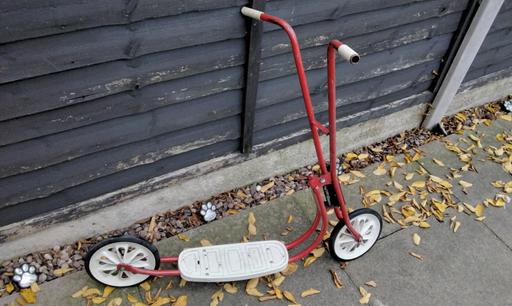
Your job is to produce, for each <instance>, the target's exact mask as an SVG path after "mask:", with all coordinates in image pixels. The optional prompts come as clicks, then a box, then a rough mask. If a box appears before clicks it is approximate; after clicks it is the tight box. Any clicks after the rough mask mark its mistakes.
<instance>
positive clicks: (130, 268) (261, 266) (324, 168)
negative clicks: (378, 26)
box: [85, 7, 382, 287]
mask: <svg viewBox="0 0 512 306" xmlns="http://www.w3.org/2000/svg"><path fill="white" fill-rule="evenodd" d="M241 12H242V14H243V15H245V16H247V17H250V18H253V19H256V20H261V21H265V22H270V23H273V24H276V25H278V26H280V27H281V28H283V30H284V31H285V32H286V34H288V37H289V39H290V42H291V45H292V52H293V57H294V60H295V66H296V68H297V74H298V77H299V82H300V87H301V90H302V95H303V97H304V104H305V107H306V112H307V116H308V120H309V125H310V128H311V134H312V137H313V143H314V145H315V150H316V154H317V156H318V164H319V165H320V171H321V175H319V176H317V175H311V176H310V177H309V178H308V184H309V186H310V187H311V190H312V191H313V196H314V199H315V203H316V207H317V212H316V216H315V219H314V221H313V224H311V226H310V227H309V229H308V230H307V231H306V232H304V233H303V234H302V235H301V236H300V237H299V238H297V239H296V240H294V241H291V242H289V243H286V244H285V243H283V242H281V241H277V240H264V241H255V242H246V243H233V244H225V245H215V246H205V247H196V248H189V249H184V250H183V251H182V252H181V253H180V254H179V256H162V257H160V255H159V253H158V250H157V249H156V248H155V246H153V245H152V244H150V243H149V242H147V241H145V240H142V239H139V238H135V237H127V236H123V237H114V238H110V239H106V240H104V241H102V242H100V243H98V244H96V245H95V246H93V247H92V248H91V249H90V250H89V251H88V253H87V255H86V257H85V260H86V263H85V268H86V270H87V273H89V275H90V276H91V277H92V278H94V279H95V280H97V281H99V282H100V283H103V284H105V285H108V286H113V287H128V286H133V285H136V284H138V283H141V282H143V281H145V280H146V279H147V278H148V277H150V276H181V277H182V278H183V279H185V280H187V281H195V282H228V281H238V280H245V279H252V278H256V277H261V276H265V275H270V274H273V273H277V272H280V271H283V270H284V269H286V267H287V265H288V263H291V262H295V261H298V260H300V259H302V258H304V257H306V256H307V255H308V254H309V253H310V252H311V251H312V250H313V249H315V248H316V247H317V246H318V245H319V244H320V243H321V242H322V239H323V237H324V235H325V233H326V232H327V224H328V220H327V207H332V208H334V212H335V214H336V216H337V217H338V219H339V222H338V224H337V225H336V226H335V227H334V229H333V231H332V232H331V235H330V238H329V252H330V253H331V255H332V256H333V257H334V258H335V259H336V260H340V261H349V260H353V259H356V258H358V257H360V256H362V255H364V254H365V253H366V252H368V251H369V250H370V249H371V248H372V246H373V245H374V244H375V243H376V242H377V240H378V238H379V236H380V233H381V230H382V219H381V217H380V215H379V214H378V213H377V212H375V211H374V210H371V209H368V208H361V209H357V210H355V211H353V212H351V213H350V214H349V213H348V211H347V206H346V204H345V200H344V198H343V193H342V191H341V186H340V183H339V181H338V177H337V169H336V166H335V165H336V161H337V158H336V81H335V72H336V67H335V58H336V53H338V54H339V55H340V56H341V57H342V58H343V59H345V60H347V61H348V62H350V63H352V64H355V63H357V62H359V55H358V54H357V53H356V52H355V51H354V50H352V49H351V48H350V47H349V46H347V45H345V44H343V43H342V42H340V41H338V40H332V41H331V42H330V43H329V45H328V49H327V77H328V100H329V127H328V128H327V127H326V126H324V125H323V124H321V123H320V122H318V121H317V120H316V119H315V114H314V111H313V105H312V103H311V97H310V94H309V88H308V85H307V80H306V74H305V72H304V67H303V65H302V58H301V53H300V48H299V43H298V41H297V37H296V35H295V32H294V30H293V28H292V27H291V26H290V25H289V24H288V23H287V22H286V21H284V20H283V19H281V18H278V17H275V16H272V15H269V14H266V13H263V12H260V11H257V10H254V9H251V8H248V7H243V8H242V11H241ZM320 132H321V133H324V134H328V135H329V146H330V150H329V153H330V165H331V167H329V166H328V165H327V164H326V162H325V160H324V157H323V152H322V148H321V145H320V137H319V133H320ZM322 191H323V192H322ZM324 195H325V199H324ZM319 225H320V231H319V232H318V233H317V236H316V238H315V239H314V241H313V242H312V243H311V244H310V245H308V246H306V247H304V248H303V249H302V250H301V251H299V252H298V253H296V254H294V255H290V254H289V250H291V249H293V248H295V247H297V246H298V245H300V244H303V243H304V242H305V241H306V240H307V239H308V238H309V237H310V236H311V235H313V233H315V231H316V230H317V228H318V226H319ZM160 263H177V267H178V268H177V269H174V270H159V269H158V268H159V266H160Z"/></svg>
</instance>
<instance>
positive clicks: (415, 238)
mask: <svg viewBox="0 0 512 306" xmlns="http://www.w3.org/2000/svg"><path fill="white" fill-rule="evenodd" d="M412 241H413V242H414V244H415V245H420V242H421V237H420V235H418V233H414V234H412Z"/></svg>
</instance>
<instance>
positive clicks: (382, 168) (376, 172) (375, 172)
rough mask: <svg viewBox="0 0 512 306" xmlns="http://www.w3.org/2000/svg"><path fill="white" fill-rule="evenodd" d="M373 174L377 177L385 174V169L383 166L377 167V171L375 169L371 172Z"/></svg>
mask: <svg viewBox="0 0 512 306" xmlns="http://www.w3.org/2000/svg"><path fill="white" fill-rule="evenodd" d="M373 174H375V175H378V176H380V175H384V174H386V169H385V168H384V164H380V165H379V166H378V167H377V169H375V170H374V171H373Z"/></svg>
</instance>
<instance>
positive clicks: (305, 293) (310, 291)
mask: <svg viewBox="0 0 512 306" xmlns="http://www.w3.org/2000/svg"><path fill="white" fill-rule="evenodd" d="M318 293H320V290H316V289H314V288H309V289H307V290H304V291H302V293H301V294H300V296H301V297H307V296H310V295H314V294H318Z"/></svg>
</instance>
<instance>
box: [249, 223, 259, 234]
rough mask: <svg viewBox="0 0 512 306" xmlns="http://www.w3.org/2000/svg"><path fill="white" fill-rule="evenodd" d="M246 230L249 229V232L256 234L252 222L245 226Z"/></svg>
mask: <svg viewBox="0 0 512 306" xmlns="http://www.w3.org/2000/svg"><path fill="white" fill-rule="evenodd" d="M247 230H248V231H249V234H251V235H253V236H254V235H256V234H257V230H256V226H254V224H252V223H249V225H248V226H247Z"/></svg>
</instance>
